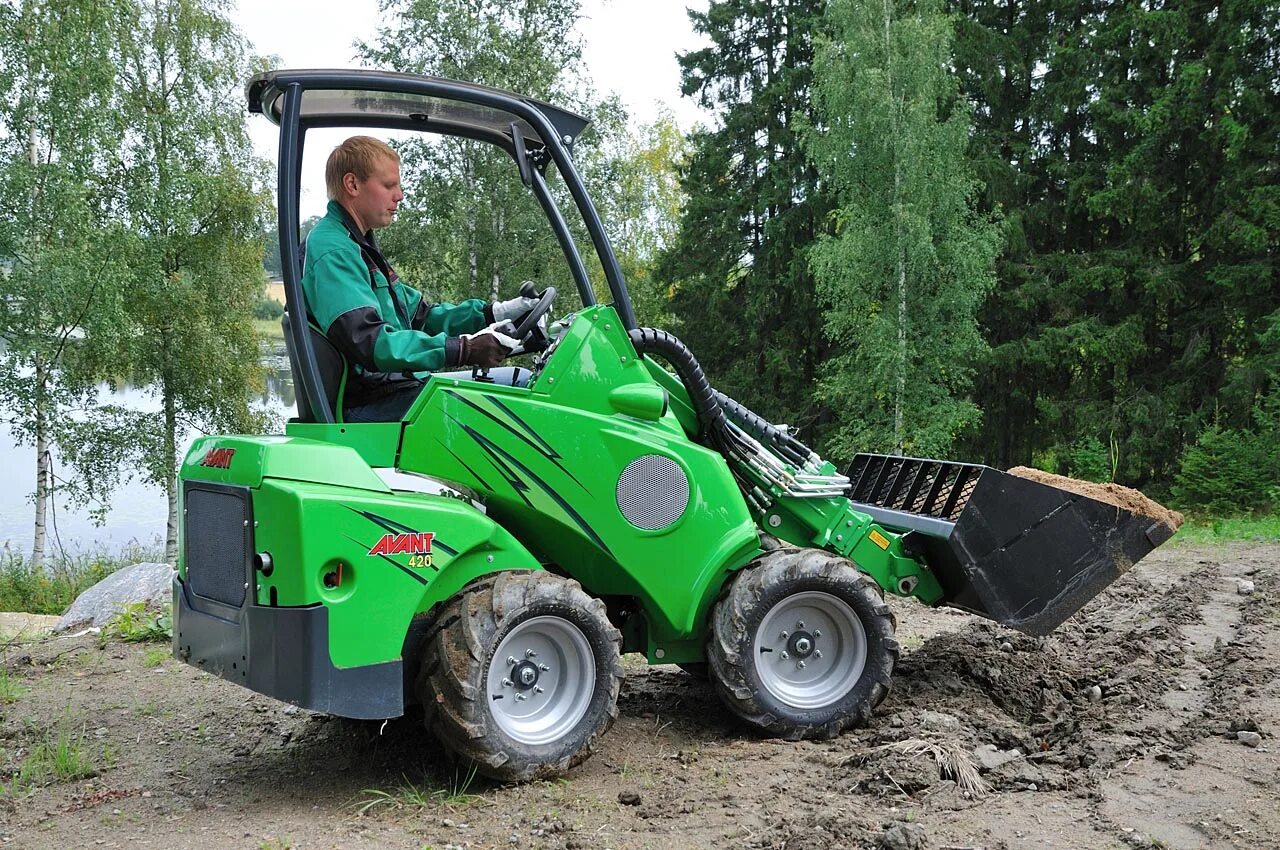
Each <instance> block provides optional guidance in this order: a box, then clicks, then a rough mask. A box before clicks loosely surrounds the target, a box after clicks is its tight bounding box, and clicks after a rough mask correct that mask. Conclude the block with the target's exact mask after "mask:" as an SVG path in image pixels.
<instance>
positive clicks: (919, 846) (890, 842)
mask: <svg viewBox="0 0 1280 850" xmlns="http://www.w3.org/2000/svg"><path fill="white" fill-rule="evenodd" d="M928 846H929V837H928V835H926V834H925V831H924V827H923V826H921V825H920V824H918V823H898V824H894V825H893V826H891V827H889V828H888V829H886V830H885V831H884V832H883V833H881V834H880V847H881V848H882V850H926V848H927V847H928Z"/></svg>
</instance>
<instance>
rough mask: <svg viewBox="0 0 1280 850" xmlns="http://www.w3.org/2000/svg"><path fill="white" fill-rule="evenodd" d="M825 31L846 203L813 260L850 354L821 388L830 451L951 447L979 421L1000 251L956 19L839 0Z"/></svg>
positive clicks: (836, 163) (825, 116) (831, 126)
mask: <svg viewBox="0 0 1280 850" xmlns="http://www.w3.org/2000/svg"><path fill="white" fill-rule="evenodd" d="M827 24H828V25H829V27H830V30H829V33H830V35H829V38H828V39H826V40H824V41H823V42H822V43H820V45H819V47H818V51H817V59H816V62H815V66H814V93H815V103H816V106H817V110H816V113H817V114H816V121H815V124H814V126H813V127H812V128H811V130H810V132H809V134H808V148H809V151H810V154H811V156H812V158H813V161H814V163H815V164H816V166H817V168H818V171H819V174H820V175H821V176H822V177H823V179H825V180H826V181H827V182H828V183H829V184H830V185H831V186H832V187H833V188H834V189H835V191H836V193H837V198H838V207H837V209H836V211H835V213H834V215H833V224H834V233H833V234H832V235H830V236H828V237H825V238H822V239H820V240H819V241H818V243H817V244H816V245H815V246H814V248H813V250H812V253H811V262H812V266H813V270H814V273H815V275H816V278H817V286H818V293H819V297H820V298H821V300H822V304H823V306H824V308H825V309H824V318H825V328H826V332H827V334H828V336H829V337H830V339H831V340H832V342H833V343H835V346H836V350H837V352H838V353H837V355H836V356H835V357H834V358H833V359H832V361H830V363H829V368H828V369H827V370H826V371H827V375H826V377H825V378H824V379H823V380H822V382H821V387H820V392H821V393H822V395H823V396H824V397H825V399H826V401H827V403H828V404H830V405H831V407H832V408H833V409H834V410H836V411H837V412H838V414H839V417H840V421H839V424H838V426H837V427H836V428H835V430H834V432H833V434H832V438H831V444H832V447H833V450H834V453H835V454H837V455H846V456H847V455H849V454H852V453H854V452H856V451H867V450H880V451H886V450H887V451H892V452H895V453H899V454H901V453H911V454H916V455H923V456H934V455H943V454H945V453H946V452H947V451H948V450H949V449H950V446H951V444H952V442H953V441H954V440H955V438H956V436H957V435H958V434H959V433H960V432H961V431H962V430H963V429H965V428H967V427H971V426H973V425H975V424H976V423H977V421H978V419H979V416H980V411H979V409H978V407H977V405H975V404H974V402H973V401H972V400H970V399H969V398H968V397H967V392H968V390H969V387H970V384H971V382H972V379H973V373H974V366H975V363H976V362H977V358H978V357H979V356H980V355H981V354H982V353H983V351H984V343H983V340H982V336H981V334H980V332H979V328H978V323H977V319H976V316H977V311H978V309H979V308H980V306H981V305H982V302H983V299H984V297H985V296H986V294H987V293H988V292H989V291H990V289H991V288H992V286H993V283H994V273H993V264H994V260H995V256H996V253H997V248H998V236H997V231H996V229H995V225H994V224H993V223H992V222H991V221H990V220H988V219H987V218H985V217H983V216H980V215H978V214H976V213H975V212H974V206H973V203H974V200H975V197H976V193H977V190H978V184H977V182H976V181H975V180H974V178H973V176H972V174H971V171H970V168H969V166H968V163H967V162H966V160H965V150H966V145H967V143H968V135H969V115H970V112H969V106H968V104H967V103H966V102H965V101H963V100H962V99H961V98H960V97H959V96H958V93H957V92H958V87H957V81H956V79H955V77H954V75H953V73H952V72H951V70H950V57H951V41H952V23H951V21H950V20H949V19H948V18H947V17H946V16H945V15H943V14H942V12H941V9H940V6H939V4H938V3H937V2H936V0H917V2H904V0H874V2H860V1H859V0H832V2H831V3H830V4H829V5H828V11H827Z"/></svg>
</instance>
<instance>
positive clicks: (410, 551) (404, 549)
mask: <svg viewBox="0 0 1280 850" xmlns="http://www.w3.org/2000/svg"><path fill="white" fill-rule="evenodd" d="M435 536H436V533H435V532H434V531H424V532H421V533H411V534H384V535H382V539H381V540H379V541H378V542H377V543H375V544H373V548H372V549H370V550H369V554H370V555H409V556H411V557H410V558H409V566H411V567H429V566H431V541H432V540H433V539H434V538H435Z"/></svg>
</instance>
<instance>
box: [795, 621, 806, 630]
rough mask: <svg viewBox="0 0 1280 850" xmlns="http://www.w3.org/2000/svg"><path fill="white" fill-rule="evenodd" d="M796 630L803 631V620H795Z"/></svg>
mask: <svg viewBox="0 0 1280 850" xmlns="http://www.w3.org/2000/svg"><path fill="white" fill-rule="evenodd" d="M796 628H797V629H803V628H804V620H796Z"/></svg>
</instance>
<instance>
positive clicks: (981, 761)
mask: <svg viewBox="0 0 1280 850" xmlns="http://www.w3.org/2000/svg"><path fill="white" fill-rule="evenodd" d="M973 757H974V760H975V761H977V762H978V767H979V768H980V769H982V770H983V771H987V770H996V769H997V768H1000V767H1003V766H1004V765H1006V764H1008V763H1009V762H1011V761H1014V760H1015V759H1020V758H1022V753H1021V752H1020V751H1018V750H1001V749H999V748H997V747H996V746H995V745H993V744H983V745H982V746H980V747H978V748H977V749H975V750H974V751H973Z"/></svg>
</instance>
